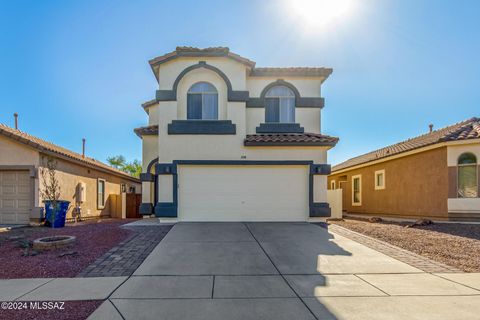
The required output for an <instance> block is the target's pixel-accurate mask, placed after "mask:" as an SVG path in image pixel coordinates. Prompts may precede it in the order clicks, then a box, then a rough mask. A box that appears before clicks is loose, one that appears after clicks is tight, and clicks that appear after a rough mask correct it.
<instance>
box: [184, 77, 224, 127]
mask: <svg viewBox="0 0 480 320" xmlns="http://www.w3.org/2000/svg"><path fill="white" fill-rule="evenodd" d="M187 119H188V120H217V119H218V92H217V89H216V88H215V87H214V86H213V85H211V84H210V83H208V82H197V83H195V84H194V85H193V86H191V87H190V89H189V90H188V93H187Z"/></svg>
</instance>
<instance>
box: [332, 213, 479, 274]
mask: <svg viewBox="0 0 480 320" xmlns="http://www.w3.org/2000/svg"><path fill="white" fill-rule="evenodd" d="M329 223H333V224H337V225H340V226H342V227H345V228H347V229H350V230H353V231H356V232H359V233H362V234H365V235H367V236H370V237H373V238H377V239H380V240H382V241H385V242H388V243H390V244H393V245H395V246H397V247H400V248H403V249H406V250H409V251H412V252H414V253H416V254H419V255H422V256H425V257H427V258H430V259H432V260H434V261H438V262H442V263H444V264H447V265H450V266H453V267H456V268H458V269H460V270H463V271H465V272H480V225H478V224H460V223H435V224H432V225H429V226H422V227H414V228H406V227H405V226H406V225H407V223H398V222H386V221H384V222H381V223H371V222H368V221H366V220H361V219H345V220H344V221H330V222H329Z"/></svg>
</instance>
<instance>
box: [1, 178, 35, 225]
mask: <svg viewBox="0 0 480 320" xmlns="http://www.w3.org/2000/svg"><path fill="white" fill-rule="evenodd" d="M31 188H32V186H31V178H30V174H29V172H28V171H0V221H1V223H28V221H29V218H30V211H31V205H32V199H31V197H32V195H31Z"/></svg>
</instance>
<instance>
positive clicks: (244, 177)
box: [178, 165, 309, 221]
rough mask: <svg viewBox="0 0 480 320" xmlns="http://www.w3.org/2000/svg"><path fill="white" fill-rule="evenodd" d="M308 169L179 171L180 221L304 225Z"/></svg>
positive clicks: (187, 167)
mask: <svg viewBox="0 0 480 320" xmlns="http://www.w3.org/2000/svg"><path fill="white" fill-rule="evenodd" d="M308 174H309V172H308V166H296V165H288V166H287V165H283V166H266V165H265V166H256V165H255V166H254V165H240V166H234V165H225V166H213V165H179V166H178V186H179V188H178V219H179V220H180V221H305V220H307V218H308Z"/></svg>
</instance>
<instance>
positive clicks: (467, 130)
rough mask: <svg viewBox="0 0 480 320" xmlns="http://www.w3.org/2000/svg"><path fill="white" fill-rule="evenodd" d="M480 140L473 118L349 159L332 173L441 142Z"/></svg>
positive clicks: (477, 123) (479, 127)
mask: <svg viewBox="0 0 480 320" xmlns="http://www.w3.org/2000/svg"><path fill="white" fill-rule="evenodd" d="M479 138H480V118H471V119H468V120H465V121H462V122H459V123H456V124H453V125H451V126H448V127H445V128H442V129H438V130H434V131H432V132H430V133H427V134H424V135H421V136H418V137H415V138H411V139H408V140H405V141H402V142H399V143H396V144H393V145H390V146H387V147H384V148H381V149H378V150H375V151H372V152H369V153H366V154H363V155H361V156H358V157H355V158H352V159H349V160H347V161H345V162H342V163H340V164H338V165H336V166H334V167H333V168H332V172H335V171H339V170H343V169H346V168H350V167H353V166H357V165H360V164H365V163H368V162H370V161H375V160H378V159H382V158H386V157H389V156H392V155H397V154H400V153H402V152H407V151H411V150H415V149H418V148H421V147H426V146H429V145H433V144H436V143H441V142H448V141H461V140H469V139H479Z"/></svg>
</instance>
